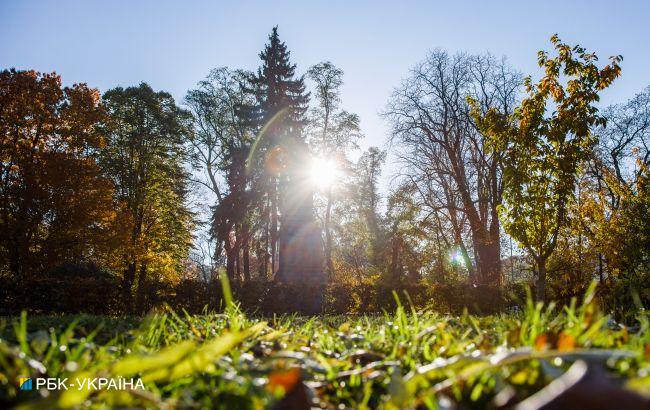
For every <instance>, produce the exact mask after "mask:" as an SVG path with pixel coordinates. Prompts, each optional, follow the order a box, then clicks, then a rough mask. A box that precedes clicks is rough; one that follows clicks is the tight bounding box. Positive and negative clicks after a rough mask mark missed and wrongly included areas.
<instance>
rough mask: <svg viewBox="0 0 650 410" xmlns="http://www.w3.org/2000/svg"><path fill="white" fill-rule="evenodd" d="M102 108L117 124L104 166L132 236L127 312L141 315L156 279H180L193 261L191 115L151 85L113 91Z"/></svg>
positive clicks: (126, 262) (125, 250)
mask: <svg viewBox="0 0 650 410" xmlns="http://www.w3.org/2000/svg"><path fill="white" fill-rule="evenodd" d="M103 100H104V104H105V106H106V108H107V110H108V113H109V114H110V121H109V124H108V126H107V144H106V147H105V148H104V149H103V150H102V166H103V168H104V169H105V172H107V174H108V175H110V176H111V178H112V179H113V182H114V184H115V187H116V199H117V200H118V201H119V203H120V205H121V212H122V216H121V221H122V223H123V225H124V229H125V230H127V231H128V240H127V241H126V242H125V243H124V244H123V247H122V249H121V252H122V262H123V265H122V270H123V272H124V273H123V278H122V280H123V288H122V291H123V295H124V301H125V304H126V307H127V311H131V312H134V311H136V310H142V308H143V304H144V287H145V285H146V283H147V281H148V280H149V279H150V277H151V276H152V275H157V276H158V277H157V279H161V280H162V279H166V280H173V279H175V278H177V275H178V272H180V271H181V269H182V262H183V259H184V258H185V257H186V256H187V254H188V249H189V246H190V242H191V226H192V220H193V215H192V213H191V212H190V211H189V209H188V207H187V204H186V195H187V179H188V175H187V171H186V170H185V169H184V161H185V152H184V148H183V143H184V140H185V138H186V137H187V135H188V133H189V127H188V120H189V114H188V113H187V112H186V111H184V110H182V109H180V108H179V107H177V106H176V104H175V102H174V99H173V98H172V97H171V95H170V94H168V93H166V92H163V91H160V92H155V91H154V90H153V89H152V88H151V87H150V86H149V85H147V84H145V83H142V84H140V85H139V86H137V87H129V88H121V87H118V88H114V89H112V90H109V91H107V92H106V93H105V94H104V96H103ZM136 279H137V284H136ZM134 286H136V291H137V301H136V306H134V304H133V298H132V295H133V287H134Z"/></svg>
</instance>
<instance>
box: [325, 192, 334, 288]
mask: <svg viewBox="0 0 650 410" xmlns="http://www.w3.org/2000/svg"><path fill="white" fill-rule="evenodd" d="M331 224H332V186H331V185H330V187H329V188H328V190H327V211H326V212H325V263H326V265H327V273H328V275H329V276H330V278H331V277H332V275H334V263H333V262H332V230H331Z"/></svg>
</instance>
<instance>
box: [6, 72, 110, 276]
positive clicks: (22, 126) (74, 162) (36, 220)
mask: <svg viewBox="0 0 650 410" xmlns="http://www.w3.org/2000/svg"><path fill="white" fill-rule="evenodd" d="M104 120H105V112H104V110H103V109H102V107H101V106H100V100H99V93H98V91H97V90H95V89H91V88H88V87H87V86H86V85H85V84H75V85H73V86H72V87H62V86H61V78H60V77H59V76H58V75H56V74H55V73H52V74H42V73H38V72H36V71H17V70H15V69H11V70H4V71H2V72H0V269H2V270H4V269H5V268H8V270H9V271H10V272H11V274H12V275H13V276H14V278H15V279H17V280H21V279H24V278H25V277H28V276H30V275H35V274H38V273H43V272H47V271H49V270H51V269H52V268H54V267H56V266H57V265H60V264H62V263H64V262H83V261H85V260H87V259H89V258H101V257H102V256H105V255H106V254H105V250H106V246H107V245H108V243H109V242H110V240H111V238H112V237H113V235H112V233H111V223H112V221H113V220H114V216H115V214H114V209H113V202H112V185H111V183H110V181H109V180H107V179H106V178H104V177H103V176H102V174H101V172H100V171H101V170H100V169H99V167H98V166H97V163H96V157H97V152H98V150H99V149H100V147H101V146H102V144H103V143H104V138H103V134H102V132H101V130H100V128H101V124H102V122H103V121H104ZM100 262H103V261H100Z"/></svg>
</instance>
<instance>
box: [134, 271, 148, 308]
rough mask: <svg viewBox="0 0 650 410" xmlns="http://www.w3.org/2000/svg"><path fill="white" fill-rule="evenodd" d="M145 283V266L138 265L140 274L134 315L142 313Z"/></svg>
mask: <svg viewBox="0 0 650 410" xmlns="http://www.w3.org/2000/svg"><path fill="white" fill-rule="evenodd" d="M146 283H147V265H146V264H145V263H143V264H142V265H140V274H139V275H138V290H137V295H136V313H139V314H141V313H144V308H145V306H144V297H145V285H146Z"/></svg>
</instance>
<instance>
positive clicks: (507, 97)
mask: <svg viewBox="0 0 650 410" xmlns="http://www.w3.org/2000/svg"><path fill="white" fill-rule="evenodd" d="M519 87H520V76H519V74H518V73H517V72H515V71H513V70H512V69H511V68H509V67H508V66H507V64H506V63H505V61H497V60H496V59H495V58H494V57H492V56H490V55H483V56H471V55H466V54H457V55H453V56H452V55H449V54H448V53H447V52H446V51H442V50H435V51H433V52H431V53H430V54H429V55H428V56H427V58H426V59H425V60H424V61H423V62H421V63H420V64H418V65H417V66H416V67H415V68H413V70H412V71H411V75H410V77H409V78H408V79H406V80H405V81H404V82H403V83H402V85H401V86H400V87H398V88H397V89H396V90H395V91H394V92H393V94H392V96H391V98H390V101H389V103H388V105H387V107H386V109H385V111H384V113H383V114H384V116H385V117H386V118H387V119H388V120H389V121H390V123H391V126H392V132H391V142H392V143H394V144H396V145H397V146H398V147H399V148H400V152H398V154H397V155H398V157H399V159H400V160H401V162H402V163H403V164H404V171H403V173H402V174H403V175H402V176H403V177H404V179H405V180H406V181H407V182H409V183H411V184H413V185H414V186H415V187H416V188H417V193H418V196H419V197H420V201H421V203H422V205H424V207H423V209H424V211H425V212H430V213H435V214H437V217H438V219H439V220H440V221H441V222H444V223H445V224H448V225H449V226H450V228H451V229H449V231H450V232H451V233H452V240H451V242H453V243H454V244H455V246H456V247H458V248H460V249H461V250H462V251H463V254H464V255H465V261H466V265H467V267H468V269H469V272H470V275H471V276H473V272H474V268H473V266H472V265H473V263H472V261H471V260H470V258H469V256H468V249H473V253H474V255H475V258H474V259H475V260H476V271H477V275H476V276H477V277H476V278H472V279H473V280H474V281H475V282H478V283H480V284H486V285H498V284H499V283H500V281H501V245H500V238H501V237H500V234H501V227H500V223H499V218H498V213H497V208H498V207H499V205H500V204H501V201H502V192H503V185H502V180H501V178H502V168H503V159H502V155H501V153H500V152H498V151H494V150H492V151H490V150H489V149H488V147H487V141H488V139H487V138H486V136H485V134H484V133H482V132H481V131H480V130H479V129H477V127H476V124H475V122H474V121H473V119H472V117H471V116H470V107H469V104H468V102H467V97H471V98H473V99H474V100H475V101H477V103H478V104H479V105H480V110H482V111H483V112H485V111H487V110H489V109H494V110H497V111H499V112H501V113H503V114H504V115H508V114H509V113H511V111H512V108H513V106H514V102H515V98H516V97H517V91H518V89H519ZM467 231H468V232H469V244H465V238H464V236H466V235H465V232H467Z"/></svg>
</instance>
